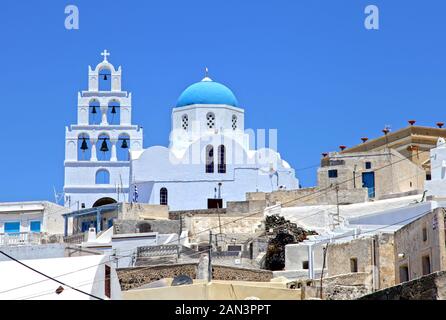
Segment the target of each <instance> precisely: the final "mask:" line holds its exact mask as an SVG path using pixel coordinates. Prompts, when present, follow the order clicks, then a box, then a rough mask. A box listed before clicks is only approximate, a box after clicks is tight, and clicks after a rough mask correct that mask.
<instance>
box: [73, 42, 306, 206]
mask: <svg viewBox="0 0 446 320" xmlns="http://www.w3.org/2000/svg"><path fill="white" fill-rule="evenodd" d="M102 55H103V57H104V61H102V62H101V63H100V64H99V65H97V66H96V68H95V69H94V70H93V69H92V68H91V67H89V86H88V91H83V92H81V93H79V97H78V123H77V124H76V125H71V126H70V127H69V128H67V129H66V159H65V186H64V193H65V205H66V206H68V207H72V208H73V209H76V208H90V207H97V206H102V205H105V204H110V203H115V202H127V201H128V202H139V203H147V204H157V205H168V206H169V209H170V210H190V209H207V208H224V207H225V206H226V202H227V201H242V200H245V195H246V193H247V192H271V191H275V190H283V189H287V190H291V189H297V188H298V187H299V182H298V180H297V179H296V177H295V172H294V169H292V168H291V167H290V165H289V164H288V163H287V162H286V161H284V160H282V159H281V157H280V154H279V153H277V152H276V151H275V150H272V149H266V148H262V149H259V150H254V149H253V148H252V146H251V145H252V144H253V143H252V141H253V140H254V137H253V134H249V133H247V132H248V131H246V132H245V127H244V116H245V115H244V110H243V108H241V107H240V106H239V103H238V101H237V98H236V97H235V95H234V94H233V92H232V91H231V90H230V89H229V88H227V87H226V86H224V85H222V84H220V83H218V82H215V81H213V80H212V79H211V78H209V76H208V75H207V72H206V77H205V78H204V79H203V80H201V81H200V82H198V83H195V84H193V85H191V86H189V87H188V88H187V89H186V90H185V91H184V92H183V93H182V94H181V95H180V97H179V99H178V101H177V104H176V106H175V107H174V108H173V110H172V119H171V120H172V130H171V134H170V144H169V146H168V147H164V146H153V147H149V148H147V149H143V132H142V128H141V127H139V126H137V125H133V124H132V118H131V114H132V103H131V94H130V93H128V92H126V91H122V88H121V76H122V71H121V67H119V68H118V69H117V70H116V69H115V67H114V66H113V65H112V64H111V63H109V62H108V58H107V57H108V55H109V53H108V52H107V51H106V50H105V51H104V52H103V53H102Z"/></svg>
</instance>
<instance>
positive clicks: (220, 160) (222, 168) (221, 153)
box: [218, 145, 226, 173]
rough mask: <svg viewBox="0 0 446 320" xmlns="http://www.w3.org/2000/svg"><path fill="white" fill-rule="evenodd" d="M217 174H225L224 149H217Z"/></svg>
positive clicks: (223, 147)
mask: <svg viewBox="0 0 446 320" xmlns="http://www.w3.org/2000/svg"><path fill="white" fill-rule="evenodd" d="M218 173H226V148H225V146H223V145H222V146H219V147H218Z"/></svg>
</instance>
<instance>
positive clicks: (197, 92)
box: [177, 78, 238, 108]
mask: <svg viewBox="0 0 446 320" xmlns="http://www.w3.org/2000/svg"><path fill="white" fill-rule="evenodd" d="M193 104H226V105H230V106H233V107H238V101H237V98H236V97H235V95H234V94H233V93H232V91H231V90H230V89H229V88H228V87H226V86H224V85H222V84H221V83H218V82H214V81H212V80H211V79H209V78H205V79H203V80H202V81H201V82H197V83H194V84H193V85H191V86H190V87H189V88H187V89H186V90H184V91H183V93H182V94H181V96H180V98H179V99H178V102H177V108H179V107H185V106H190V105H193Z"/></svg>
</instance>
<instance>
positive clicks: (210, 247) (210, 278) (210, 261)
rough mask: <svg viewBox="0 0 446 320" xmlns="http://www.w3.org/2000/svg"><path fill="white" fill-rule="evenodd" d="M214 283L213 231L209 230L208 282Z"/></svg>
mask: <svg viewBox="0 0 446 320" xmlns="http://www.w3.org/2000/svg"><path fill="white" fill-rule="evenodd" d="M211 281H212V229H211V230H209V265H208V282H211Z"/></svg>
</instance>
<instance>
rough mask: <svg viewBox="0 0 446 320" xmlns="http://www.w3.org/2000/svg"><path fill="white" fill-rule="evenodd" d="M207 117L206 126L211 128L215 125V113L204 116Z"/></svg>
mask: <svg viewBox="0 0 446 320" xmlns="http://www.w3.org/2000/svg"><path fill="white" fill-rule="evenodd" d="M206 119H207V126H208V128H209V129H213V128H214V127H215V114H213V113H212V112H211V113H208V114H207V116H206Z"/></svg>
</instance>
